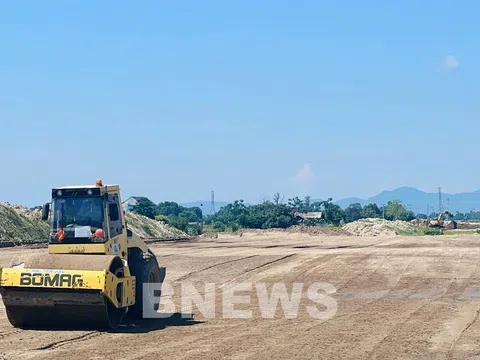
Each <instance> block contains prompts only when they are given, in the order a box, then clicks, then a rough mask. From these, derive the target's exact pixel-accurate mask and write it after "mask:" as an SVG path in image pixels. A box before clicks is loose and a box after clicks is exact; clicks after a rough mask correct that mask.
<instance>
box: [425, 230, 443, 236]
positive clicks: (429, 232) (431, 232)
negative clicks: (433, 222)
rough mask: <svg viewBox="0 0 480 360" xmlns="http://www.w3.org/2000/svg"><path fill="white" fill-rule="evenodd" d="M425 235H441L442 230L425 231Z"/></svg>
mask: <svg viewBox="0 0 480 360" xmlns="http://www.w3.org/2000/svg"><path fill="white" fill-rule="evenodd" d="M424 234H425V235H443V230H442V229H438V228H429V229H425V231H424Z"/></svg>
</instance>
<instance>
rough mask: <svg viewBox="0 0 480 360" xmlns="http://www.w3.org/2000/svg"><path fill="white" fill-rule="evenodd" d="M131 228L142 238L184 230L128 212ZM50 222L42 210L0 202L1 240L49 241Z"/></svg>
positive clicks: (180, 233) (173, 235)
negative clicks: (46, 219)
mask: <svg viewBox="0 0 480 360" xmlns="http://www.w3.org/2000/svg"><path fill="white" fill-rule="evenodd" d="M126 220H127V225H128V228H129V229H130V230H132V231H133V232H134V233H135V234H137V235H138V236H140V237H142V238H166V239H168V238H178V237H183V236H187V235H186V234H185V233H184V232H183V231H180V230H178V229H175V228H173V227H171V226H168V225H165V224H163V223H161V222H159V221H156V220H152V219H149V218H146V217H145V216H142V215H138V214H132V213H128V212H127V213H126ZM48 234H49V224H48V222H44V221H42V219H41V210H39V209H34V210H31V209H29V208H26V207H24V206H20V205H14V204H10V203H0V242H12V241H13V242H15V243H17V242H30V241H32V240H35V241H41V240H44V241H47V239H48Z"/></svg>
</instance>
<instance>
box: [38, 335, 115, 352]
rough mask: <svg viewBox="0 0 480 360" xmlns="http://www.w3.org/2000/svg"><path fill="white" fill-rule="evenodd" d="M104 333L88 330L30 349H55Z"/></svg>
mask: <svg viewBox="0 0 480 360" xmlns="http://www.w3.org/2000/svg"><path fill="white" fill-rule="evenodd" d="M104 334H107V333H105V332H99V331H90V332H88V333H86V334H83V335H79V336H75V337H72V338H69V339H64V340H59V341H55V342H52V343H50V344H47V345H43V346H40V347H38V348H35V349H32V350H33V351H38V350H49V349H56V348H59V347H61V346H65V345H69V344H73V343H78V342H81V341H86V340H89V339H92V338H95V337H98V336H101V335H104Z"/></svg>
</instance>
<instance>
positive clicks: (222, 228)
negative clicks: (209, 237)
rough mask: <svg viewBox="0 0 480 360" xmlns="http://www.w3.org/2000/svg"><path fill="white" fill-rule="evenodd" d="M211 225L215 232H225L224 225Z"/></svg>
mask: <svg viewBox="0 0 480 360" xmlns="http://www.w3.org/2000/svg"><path fill="white" fill-rule="evenodd" d="M212 225H213V228H214V229H215V230H217V231H225V225H224V224H222V223H221V222H218V221H215V222H214V223H213V224H212Z"/></svg>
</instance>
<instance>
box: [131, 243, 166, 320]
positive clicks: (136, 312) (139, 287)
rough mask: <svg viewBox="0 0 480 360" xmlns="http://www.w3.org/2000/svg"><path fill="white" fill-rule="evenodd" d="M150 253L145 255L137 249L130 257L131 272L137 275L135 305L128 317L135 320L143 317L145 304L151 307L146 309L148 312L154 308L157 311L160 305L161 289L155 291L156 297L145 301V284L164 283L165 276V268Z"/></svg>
mask: <svg viewBox="0 0 480 360" xmlns="http://www.w3.org/2000/svg"><path fill="white" fill-rule="evenodd" d="M149 255H150V254H148V253H147V254H145V255H144V254H143V253H142V252H140V251H135V252H133V253H132V254H131V255H129V257H128V262H129V266H130V273H131V275H133V276H135V305H133V306H131V307H130V308H129V310H128V317H130V318H131V319H134V320H139V319H143V317H144V305H145V306H148V307H149V309H145V310H146V314H148V313H150V312H151V311H152V310H154V311H155V312H157V311H158V308H159V307H160V295H161V291H160V290H155V291H154V293H153V295H154V298H151V297H149V298H148V299H146V303H145V304H144V303H143V302H144V296H143V295H144V294H143V291H144V284H146V283H155V284H158V283H162V282H163V280H164V277H165V273H164V269H163V268H162V269H160V267H159V265H158V262H157V260H156V259H155V257H154V256H149ZM152 285H153V284H152ZM157 287H158V286H157ZM152 289H153V288H152ZM155 289H156V288H155Z"/></svg>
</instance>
